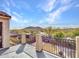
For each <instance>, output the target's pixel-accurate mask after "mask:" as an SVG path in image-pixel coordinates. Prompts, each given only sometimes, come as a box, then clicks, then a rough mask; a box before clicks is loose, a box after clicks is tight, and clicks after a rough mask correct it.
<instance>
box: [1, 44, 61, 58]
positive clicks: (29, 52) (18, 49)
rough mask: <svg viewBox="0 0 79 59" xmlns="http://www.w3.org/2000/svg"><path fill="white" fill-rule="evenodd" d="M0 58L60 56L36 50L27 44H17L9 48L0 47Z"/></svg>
mask: <svg viewBox="0 0 79 59" xmlns="http://www.w3.org/2000/svg"><path fill="white" fill-rule="evenodd" d="M0 58H60V57H58V56H56V55H54V54H51V53H49V52H46V51H44V50H43V51H42V52H37V51H36V48H35V47H34V46H32V45H29V44H18V45H16V46H12V47H9V48H2V49H0Z"/></svg>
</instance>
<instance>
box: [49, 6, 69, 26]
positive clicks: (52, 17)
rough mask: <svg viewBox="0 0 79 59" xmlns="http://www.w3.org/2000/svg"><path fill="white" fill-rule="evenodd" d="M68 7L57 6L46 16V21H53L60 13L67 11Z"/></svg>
mask: <svg viewBox="0 0 79 59" xmlns="http://www.w3.org/2000/svg"><path fill="white" fill-rule="evenodd" d="M68 9H70V6H69V5H67V6H62V7H60V8H58V9H57V10H55V11H53V12H52V13H49V15H48V17H47V21H48V23H50V24H51V23H53V22H55V21H56V20H57V19H59V18H60V15H61V14H62V13H63V12H65V11H67V10H68Z"/></svg>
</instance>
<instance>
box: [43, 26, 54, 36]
mask: <svg viewBox="0 0 79 59" xmlns="http://www.w3.org/2000/svg"><path fill="white" fill-rule="evenodd" d="M44 32H45V33H47V34H48V36H51V37H52V33H53V29H52V27H48V28H46V29H44Z"/></svg>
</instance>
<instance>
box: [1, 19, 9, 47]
mask: <svg viewBox="0 0 79 59" xmlns="http://www.w3.org/2000/svg"><path fill="white" fill-rule="evenodd" d="M0 22H2V46H3V48H6V47H9V46H10V44H9V20H8V18H7V19H0Z"/></svg>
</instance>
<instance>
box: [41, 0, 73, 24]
mask: <svg viewBox="0 0 79 59" xmlns="http://www.w3.org/2000/svg"><path fill="white" fill-rule="evenodd" d="M57 2H59V3H60V6H58V7H57V6H56V4H58V3H57ZM58 5H59V4H58ZM72 5H73V2H72V0H60V1H58V0H49V1H48V3H46V5H44V6H43V7H41V8H42V9H43V10H44V11H45V12H47V13H48V16H47V17H46V18H45V19H46V20H45V21H46V22H48V23H49V24H52V23H54V22H55V21H56V20H58V19H59V18H60V16H61V14H62V13H63V12H65V11H67V10H69V9H70V8H71V7H72ZM54 8H56V9H55V10H53V9H54ZM52 10H53V11H52ZM45 21H44V22H45ZM41 22H42V23H43V21H41Z"/></svg>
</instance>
